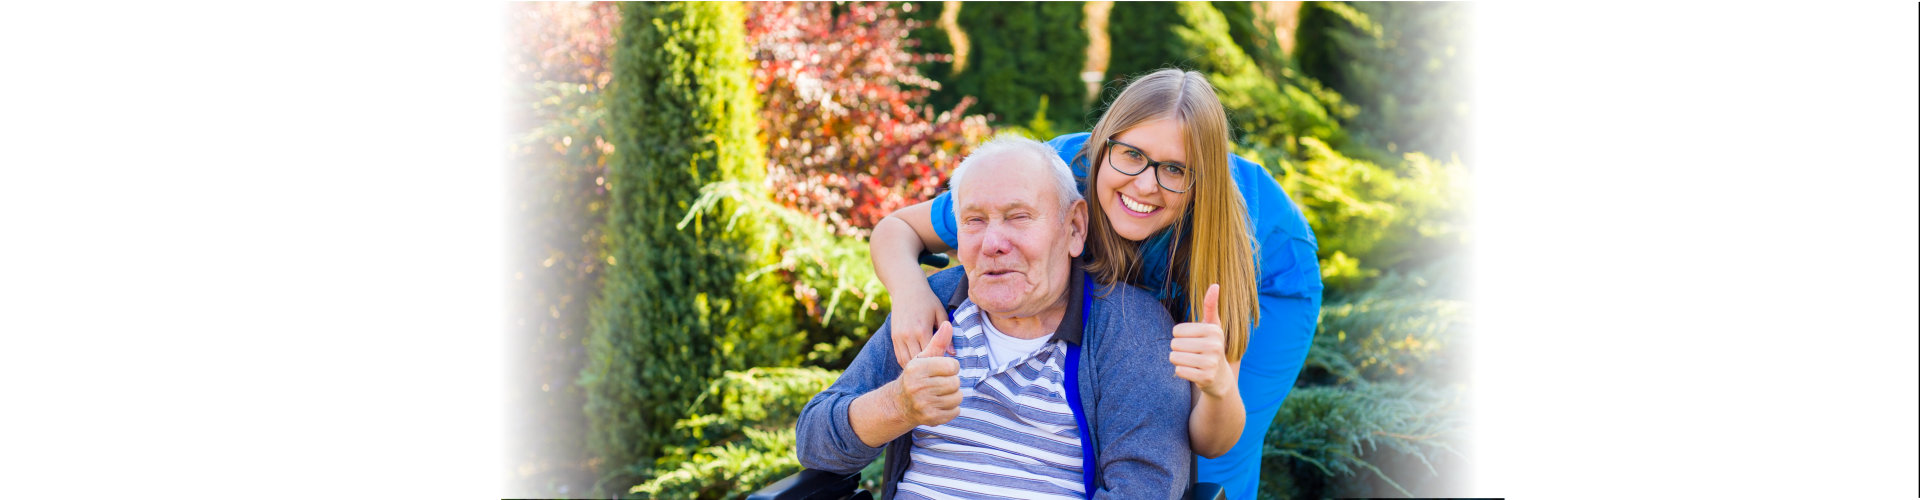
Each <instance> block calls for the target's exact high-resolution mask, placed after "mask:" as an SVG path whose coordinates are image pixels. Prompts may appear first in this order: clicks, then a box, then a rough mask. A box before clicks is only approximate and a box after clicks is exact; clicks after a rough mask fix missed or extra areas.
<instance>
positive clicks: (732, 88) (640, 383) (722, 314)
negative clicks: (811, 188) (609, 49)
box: [580, 2, 800, 492]
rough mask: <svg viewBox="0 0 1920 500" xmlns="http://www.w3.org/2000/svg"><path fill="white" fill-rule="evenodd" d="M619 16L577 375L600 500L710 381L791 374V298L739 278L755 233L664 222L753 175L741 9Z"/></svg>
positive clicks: (763, 256)
mask: <svg viewBox="0 0 1920 500" xmlns="http://www.w3.org/2000/svg"><path fill="white" fill-rule="evenodd" d="M621 18H622V22H621V25H620V27H619V31H618V32H617V34H616V38H617V39H618V42H617V43H616V45H615V47H614V50H613V55H612V64H613V81H612V82H611V83H610V84H609V86H608V89H607V92H606V99H607V101H606V107H607V110H608V128H609V129H610V130H609V131H608V132H609V133H608V139H609V141H610V142H612V144H613V145H614V151H613V153H612V155H611V156H610V158H609V163H608V173H607V178H608V181H609V182H608V184H609V195H608V197H609V203H610V206H609V210H608V214H607V230H606V234H607V236H608V238H609V241H608V244H609V252H608V254H609V257H608V261H607V264H608V266H609V268H608V269H607V271H606V275H605V284H604V289H603V290H602V294H601V297H600V299H599V300H598V301H597V303H596V304H595V307H594V308H593V309H594V312H593V316H592V320H591V321H592V325H591V328H590V333H589V337H588V347H587V348H588V364H587V367H586V368H585V369H584V370H582V372H581V374H580V384H581V385H582V386H583V387H584V388H585V389H586V393H587V404H586V413H587V417H588V421H589V434H588V442H589V443H590V446H591V448H592V451H593V453H594V454H595V455H596V456H598V457H600V458H601V459H602V461H603V462H602V464H603V465H601V469H600V472H601V475H602V484H601V488H602V491H605V492H625V491H626V487H627V486H628V485H631V484H632V483H634V482H636V480H638V479H641V477H639V476H640V474H642V472H641V471H644V470H646V469H647V468H648V467H650V466H652V465H653V464H652V462H653V459H654V458H655V456H656V455H657V454H658V453H659V451H660V447H661V445H662V444H663V440H665V439H667V436H668V435H669V433H668V431H670V430H671V426H672V424H673V422H674V421H675V420H677V419H678V418H680V417H681V416H682V415H683V414H684V413H685V412H686V411H687V409H688V408H689V406H690V405H691V404H692V402H693V399H694V398H695V397H696V396H697V395H698V394H700V391H701V390H702V389H704V388H705V387H706V386H707V384H708V382H709V381H710V380H712V379H714V378H716V377H719V376H720V374H721V373H722V372H724V371H726V370H733V369H744V368H747V367H752V366H767V365H793V364H796V363H797V362H798V360H799V355H798V354H796V353H797V352H798V351H799V350H800V342H798V341H794V340H793V339H790V338H788V337H791V336H793V335H795V333H794V332H796V331H798V329H796V328H794V325H792V324H791V319H790V318H791V313H792V311H793V299H792V296H791V294H790V293H789V292H788V291H787V290H785V289H783V287H782V286H781V285H780V284H779V283H778V280H777V278H776V277H775V276H774V275H772V274H770V273H768V274H760V275H757V276H756V275H755V271H756V270H759V269H762V268H763V267H765V266H767V265H768V264H771V263H773V262H774V258H773V257H774V256H773V255H771V253H770V252H768V251H767V248H768V246H767V244H766V242H765V241H762V240H764V239H765V237H764V235H763V234H762V233H759V232H757V231H754V230H751V227H748V229H747V230H741V229H739V228H731V229H730V228H729V227H728V225H729V223H730V221H729V220H727V219H726V218H725V217H723V216H714V215H700V216H697V217H695V218H693V220H692V221H691V222H690V223H689V224H687V225H686V226H685V227H684V228H676V227H675V226H676V223H677V222H679V221H680V219H681V218H682V217H684V216H686V214H687V213H688V209H689V205H690V204H691V203H693V201H694V200H695V199H697V198H698V196H699V189H700V187H701V186H703V185H706V184H708V183H712V182H719V181H745V182H759V181H760V179H762V178H764V175H765V164H764V161H765V160H764V154H763V151H762V146H761V145H760V142H759V141H758V140H757V138H756V137H755V135H756V134H757V133H758V130H757V129H758V125H757V123H756V121H755V120H756V103H755V101H754V98H753V94H752V93H751V92H752V91H751V79H750V73H749V69H748V67H747V66H746V63H747V52H746V35H745V31H744V24H743V23H744V21H745V14H744V11H743V10H742V8H741V6H740V5H739V4H738V3H732V2H727V3H699V2H685V3H681V2H674V3H631V4H623V5H622V15H621ZM728 205H730V204H728ZM706 213H707V214H728V213H732V209H731V206H722V207H721V208H720V209H719V210H717V211H713V212H706ZM740 222H741V223H742V225H743V226H749V225H751V224H753V221H740ZM749 278H752V279H749Z"/></svg>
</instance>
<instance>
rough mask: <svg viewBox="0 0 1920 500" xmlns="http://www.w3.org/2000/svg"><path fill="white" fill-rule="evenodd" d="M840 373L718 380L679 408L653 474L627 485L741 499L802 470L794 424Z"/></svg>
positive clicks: (771, 373) (774, 371) (659, 492)
mask: <svg viewBox="0 0 1920 500" xmlns="http://www.w3.org/2000/svg"><path fill="white" fill-rule="evenodd" d="M839 376H840V373H839V372H833V371H827V370H821V369H818V368H753V369H749V370H745V371H730V372H727V373H725V374H723V375H722V376H721V377H720V378H717V379H715V380H714V381H713V382H712V383H711V384H710V385H708V386H707V389H706V390H705V391H703V392H701V394H700V397H699V398H698V399H696V400H695V401H694V402H693V404H692V405H690V406H688V407H685V408H681V409H679V410H680V411H681V412H682V413H683V414H684V415H686V418H683V419H681V420H680V421H678V422H676V423H675V424H674V426H673V433H672V435H671V436H670V437H669V438H668V439H667V442H669V443H672V444H671V445H669V446H667V447H666V449H665V451H664V452H663V454H662V456H661V458H660V459H659V460H658V462H657V463H658V465H657V466H656V467H654V468H653V469H652V470H651V471H649V473H648V474H647V475H648V476H651V477H652V479H650V480H648V481H647V482H645V483H642V484H639V485H636V486H634V487H633V488H631V489H630V490H628V493H640V494H645V495H648V496H650V497H653V498H739V497H742V496H745V495H746V494H747V493H751V492H753V491H754V490H756V489H758V488H760V487H762V486H766V485H767V484H771V483H773V482H774V481H777V480H779V479H780V478H781V477H785V476H787V475H789V474H792V473H794V472H798V471H799V470H800V460H799V458H797V457H796V456H795V455H794V450H795V448H796V443H795V437H794V433H793V432H794V431H793V421H794V420H795V419H797V418H799V416H800V410H801V409H802V408H805V407H806V403H807V401H809V400H811V399H813V396H814V394H818V393H819V392H820V391H822V390H826V388H827V386H830V385H833V381H834V379H836V378H839Z"/></svg>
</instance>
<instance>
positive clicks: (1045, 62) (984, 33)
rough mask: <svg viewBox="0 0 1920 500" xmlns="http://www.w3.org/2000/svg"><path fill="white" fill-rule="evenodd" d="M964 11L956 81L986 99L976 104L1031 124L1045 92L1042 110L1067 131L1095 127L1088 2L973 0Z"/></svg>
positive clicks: (998, 117)
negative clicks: (1084, 76) (1085, 76)
mask: <svg viewBox="0 0 1920 500" xmlns="http://www.w3.org/2000/svg"><path fill="white" fill-rule="evenodd" d="M958 16H959V21H960V28H961V29H963V30H965V31H966V32H967V40H968V44H969V48H968V51H967V61H966V64H965V65H964V67H963V68H962V70H961V71H960V73H959V74H957V75H954V77H953V82H952V86H953V91H954V92H957V93H959V94H960V95H970V96H974V97H976V98H978V99H979V100H980V101H979V105H980V108H979V109H976V110H975V111H977V112H981V113H991V114H993V115H994V121H995V122H997V123H1026V122H1028V121H1030V120H1032V119H1033V117H1034V116H1035V115H1037V114H1041V110H1040V109H1039V106H1040V97H1041V96H1046V97H1047V102H1048V106H1047V109H1046V110H1045V113H1044V114H1045V115H1046V116H1047V117H1048V118H1049V119H1051V120H1053V121H1055V122H1059V123H1060V124H1062V130H1063V131H1075V130H1085V129H1088V128H1092V127H1091V123H1092V120H1090V119H1089V118H1088V116H1087V108H1086V105H1085V104H1084V103H1085V102H1086V98H1087V88H1086V85H1085V84H1084V83H1081V81H1080V70H1081V69H1083V68H1084V67H1085V66H1086V64H1087V43H1088V38H1087V34H1086V31H1085V28H1084V27H1083V26H1082V24H1083V23H1084V21H1085V19H1086V17H1087V16H1086V11H1085V6H1084V5H1082V4H1079V3H1065V2H971V3H967V4H965V5H963V6H962V7H961V9H960V12H959V13H958ZM1043 139H1047V138H1043Z"/></svg>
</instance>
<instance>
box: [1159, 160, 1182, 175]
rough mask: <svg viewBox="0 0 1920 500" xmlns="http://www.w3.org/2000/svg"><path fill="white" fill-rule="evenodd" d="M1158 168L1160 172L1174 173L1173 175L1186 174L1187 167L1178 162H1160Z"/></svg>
mask: <svg viewBox="0 0 1920 500" xmlns="http://www.w3.org/2000/svg"><path fill="white" fill-rule="evenodd" d="M1160 170H1161V171H1162V172H1165V173H1167V174H1168V175H1174V176H1186V175H1187V167H1183V166H1180V165H1178V164H1173V163H1162V164H1160Z"/></svg>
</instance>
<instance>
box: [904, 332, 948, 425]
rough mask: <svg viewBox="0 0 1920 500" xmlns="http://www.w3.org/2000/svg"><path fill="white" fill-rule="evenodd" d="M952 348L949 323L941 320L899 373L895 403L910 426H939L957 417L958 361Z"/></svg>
mask: <svg viewBox="0 0 1920 500" xmlns="http://www.w3.org/2000/svg"><path fill="white" fill-rule="evenodd" d="M952 350H953V323H951V322H948V321H944V320H943V321H941V322H940V327H939V328H938V329H936V330H935V331H934V333H933V338H932V339H930V340H929V341H928V343H927V346H926V348H924V349H921V350H920V353H919V354H918V355H917V356H915V357H914V358H913V360H911V361H908V362H907V366H906V368H905V369H904V370H902V371H901V373H900V393H899V395H898V399H897V400H896V403H897V404H898V405H899V407H900V414H901V415H903V416H905V417H906V418H907V420H908V421H910V422H913V423H914V425H940V424H944V423H947V422H950V421H952V420H953V419H954V417H958V416H960V397H961V396H960V360H957V359H953V358H949V357H947V354H948V353H949V352H951V351H952Z"/></svg>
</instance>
